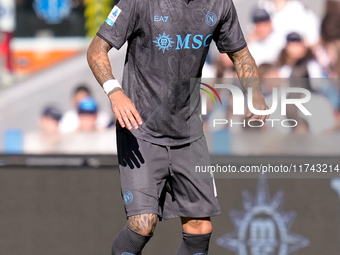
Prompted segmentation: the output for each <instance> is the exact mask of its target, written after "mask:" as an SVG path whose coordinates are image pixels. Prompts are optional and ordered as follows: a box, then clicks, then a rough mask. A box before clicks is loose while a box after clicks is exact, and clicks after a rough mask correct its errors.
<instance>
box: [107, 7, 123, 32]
mask: <svg viewBox="0 0 340 255" xmlns="http://www.w3.org/2000/svg"><path fill="white" fill-rule="evenodd" d="M121 11H122V10H121V9H119V8H118V7H117V6H116V5H115V6H114V7H113V9H112V10H111V12H110V14H109V16H108V17H107V19H106V20H105V22H106V23H107V24H109V25H110V26H111V27H112V26H113V24H114V23H115V22H116V20H117V18H118V16H119V14H120V12H121Z"/></svg>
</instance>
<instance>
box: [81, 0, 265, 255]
mask: <svg viewBox="0 0 340 255" xmlns="http://www.w3.org/2000/svg"><path fill="white" fill-rule="evenodd" d="M212 40H214V41H215V42H216V45H217V47H218V49H219V51H220V52H221V53H227V54H228V55H229V57H230V58H231V60H232V61H233V63H234V65H235V68H236V71H237V74H238V76H239V78H240V81H241V83H242V85H243V87H244V88H245V89H247V88H248V87H251V88H252V90H253V104H254V107H255V108H256V109H258V110H266V109H268V107H267V105H266V104H265V101H264V96H263V94H262V92H261V87H260V81H259V79H258V71H257V67H256V64H255V61H254V59H253V58H252V56H251V54H250V53H249V51H248V48H247V44H246V41H245V39H244V36H243V33H242V31H241V28H240V25H239V22H238V18H237V14H236V10H235V7H234V5H233V2H232V1H231V0H209V1H208V0H191V1H190V0H171V1H169V0H155V1H151V0H121V1H120V2H119V3H117V5H115V6H114V7H113V9H112V11H111V13H110V14H109V16H108V17H107V19H106V21H105V22H104V23H103V25H102V26H101V27H100V29H99V31H98V33H97V35H96V37H95V38H94V39H93V41H92V43H91V45H90V47H89V49H88V63H89V65H90V67H91V70H92V72H93V74H94V76H95V77H96V79H97V81H98V82H99V84H100V85H102V86H103V88H104V91H105V92H106V93H107V94H108V96H109V98H110V101H111V105H112V109H113V111H114V113H115V115H116V117H117V149H118V159H119V169H120V178H121V189H122V196H123V200H124V204H125V210H126V214H127V224H126V226H125V227H124V228H123V229H122V230H121V231H120V232H119V234H118V236H117V237H116V239H115V240H114V242H113V246H112V254H114V255H115V254H119V255H121V254H124V255H125V254H141V251H142V249H143V247H144V246H145V244H146V243H147V242H148V241H149V240H150V238H151V237H152V235H153V232H154V229H155V226H156V223H157V219H159V220H166V219H170V218H175V217H180V218H181V222H182V228H183V239H182V243H181V244H180V247H179V249H178V251H177V254H178V255H189V254H190V255H193V254H202V255H203V254H207V253H208V248H209V240H210V236H211V232H212V224H211V221H210V217H211V216H214V215H218V214H220V207H219V205H218V202H217V199H216V189H215V184H214V179H213V178H211V177H210V178H194V177H193V176H192V175H191V174H190V173H191V172H192V171H191V170H190V169H191V168H190V162H195V164H197V165H206V164H209V153H208V149H207V145H206V141H205V137H204V134H203V128H202V126H203V125H202V121H201V118H200V117H201V116H200V107H199V102H200V101H199V98H200V95H199V89H192V87H191V86H190V78H199V77H200V76H201V72H202V67H203V65H204V61H205V58H206V56H207V53H208V49H209V45H210V43H211V41H212ZM126 41H127V42H128V48H127V54H126V59H125V64H124V77H123V82H122V86H121V85H120V84H119V83H118V81H117V80H116V79H115V77H114V76H113V74H112V71H111V66H110V62H109V58H108V51H109V50H110V49H111V48H112V47H114V48H116V49H119V48H121V46H122V45H123V44H124V43H125V42H126ZM251 115H252V114H251V113H250V112H248V117H251V118H253V119H261V120H263V121H265V120H266V118H268V116H265V115H263V116H262V115H253V116H251Z"/></svg>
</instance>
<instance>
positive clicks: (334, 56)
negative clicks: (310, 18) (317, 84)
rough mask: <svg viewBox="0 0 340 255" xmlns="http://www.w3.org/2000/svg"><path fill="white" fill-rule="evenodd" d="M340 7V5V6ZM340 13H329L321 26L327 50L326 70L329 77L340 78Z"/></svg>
mask: <svg viewBox="0 0 340 255" xmlns="http://www.w3.org/2000/svg"><path fill="white" fill-rule="evenodd" d="M339 5H340V4H339ZM339 24H340V12H339V13H337V12H331V13H327V14H326V16H325V17H324V19H323V21H322V25H321V36H322V42H323V45H324V47H325V49H326V53H327V56H326V60H325V61H324V62H325V63H326V64H325V65H326V70H327V71H328V74H329V77H331V78H339V77H340V26H339Z"/></svg>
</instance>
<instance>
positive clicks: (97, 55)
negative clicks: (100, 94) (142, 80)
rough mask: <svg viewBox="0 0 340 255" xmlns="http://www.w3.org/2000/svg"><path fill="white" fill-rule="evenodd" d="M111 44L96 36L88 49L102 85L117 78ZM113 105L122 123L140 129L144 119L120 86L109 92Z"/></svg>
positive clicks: (90, 62)
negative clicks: (111, 63)
mask: <svg viewBox="0 0 340 255" xmlns="http://www.w3.org/2000/svg"><path fill="white" fill-rule="evenodd" d="M110 49H111V46H110V45H109V44H108V43H107V42H106V41H104V40H103V39H102V38H100V37H98V36H96V37H95V38H94V39H93V41H92V42H91V44H90V47H89V49H88V51H87V62H88V63H89V66H90V68H91V70H92V72H93V75H94V76H95V77H96V79H97V81H98V82H99V84H100V85H101V86H103V84H104V83H105V82H106V81H108V80H112V79H115V77H114V76H113V74H112V70H111V65H110V60H109V56H108V52H109V50H110ZM108 96H109V98H110V101H111V107H112V110H113V112H114V113H115V115H116V118H117V120H118V121H119V123H120V125H121V126H122V127H123V128H125V127H127V128H128V129H132V126H133V127H134V128H135V129H138V124H139V125H142V124H143V122H142V119H141V117H140V115H139V113H138V111H137V110H136V107H135V105H134V103H133V102H132V101H131V100H130V98H128V97H127V96H126V95H125V94H124V93H123V91H122V90H121V89H120V88H119V89H116V90H115V91H112V92H111V93H109V95H108Z"/></svg>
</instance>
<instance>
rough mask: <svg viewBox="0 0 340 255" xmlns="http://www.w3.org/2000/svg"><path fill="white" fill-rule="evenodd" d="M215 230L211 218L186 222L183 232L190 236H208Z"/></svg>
mask: <svg viewBox="0 0 340 255" xmlns="http://www.w3.org/2000/svg"><path fill="white" fill-rule="evenodd" d="M212 230H213V227H212V224H211V221H210V218H202V219H187V220H184V224H183V231H184V232H186V233H190V234H207V233H211V232H212Z"/></svg>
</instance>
